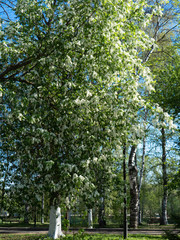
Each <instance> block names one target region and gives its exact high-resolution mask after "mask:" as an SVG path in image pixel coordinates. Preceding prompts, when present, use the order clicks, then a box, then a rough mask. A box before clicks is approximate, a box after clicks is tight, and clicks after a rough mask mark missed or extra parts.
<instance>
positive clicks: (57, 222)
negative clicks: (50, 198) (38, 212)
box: [48, 206, 64, 239]
mask: <svg viewBox="0 0 180 240" xmlns="http://www.w3.org/2000/svg"><path fill="white" fill-rule="evenodd" d="M48 235H49V237H52V238H53V239H57V238H59V237H60V236H64V234H63V232H62V229H61V209H60V207H55V206H51V209H50V223H49V232H48Z"/></svg>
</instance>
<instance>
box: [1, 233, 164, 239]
mask: <svg viewBox="0 0 180 240" xmlns="http://www.w3.org/2000/svg"><path fill="white" fill-rule="evenodd" d="M81 239H82V240H101V239H102V240H122V239H123V237H122V236H120V235H106V234H95V235H88V234H75V235H68V236H66V237H63V238H61V240H81ZM0 240H50V238H48V237H47V235H35V234H24V235H13V234H12V235H6V234H4V235H0ZM128 240H163V237H162V236H152V235H129V237H128Z"/></svg>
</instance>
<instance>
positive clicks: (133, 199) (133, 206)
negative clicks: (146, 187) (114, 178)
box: [128, 146, 138, 228]
mask: <svg viewBox="0 0 180 240" xmlns="http://www.w3.org/2000/svg"><path fill="white" fill-rule="evenodd" d="M135 155H136V146H132V147H131V152H130V155H129V164H128V167H129V181H130V227H131V228H137V227H138V183H137V173H138V170H137V167H136V165H135Z"/></svg>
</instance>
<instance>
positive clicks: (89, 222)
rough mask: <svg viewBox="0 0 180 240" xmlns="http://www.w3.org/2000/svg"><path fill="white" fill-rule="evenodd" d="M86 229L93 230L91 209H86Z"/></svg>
mask: <svg viewBox="0 0 180 240" xmlns="http://www.w3.org/2000/svg"><path fill="white" fill-rule="evenodd" d="M88 228H91V229H92V228H93V214H92V209H88Z"/></svg>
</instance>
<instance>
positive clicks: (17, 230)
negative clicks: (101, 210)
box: [0, 227, 177, 235]
mask: <svg viewBox="0 0 180 240" xmlns="http://www.w3.org/2000/svg"><path fill="white" fill-rule="evenodd" d="M173 231H174V232H177V230H175V229H174V230H173ZM77 232H78V230H77V229H71V230H70V231H68V232H67V233H68V234H73V233H77ZM47 233H48V229H42V228H28V227H21V228H17V227H0V234H47ZM85 233H88V234H96V233H100V234H123V229H122V228H99V229H85ZM128 233H129V234H148V235H162V234H163V233H164V231H163V230H160V229H137V230H131V229H130V230H129V231H128Z"/></svg>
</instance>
